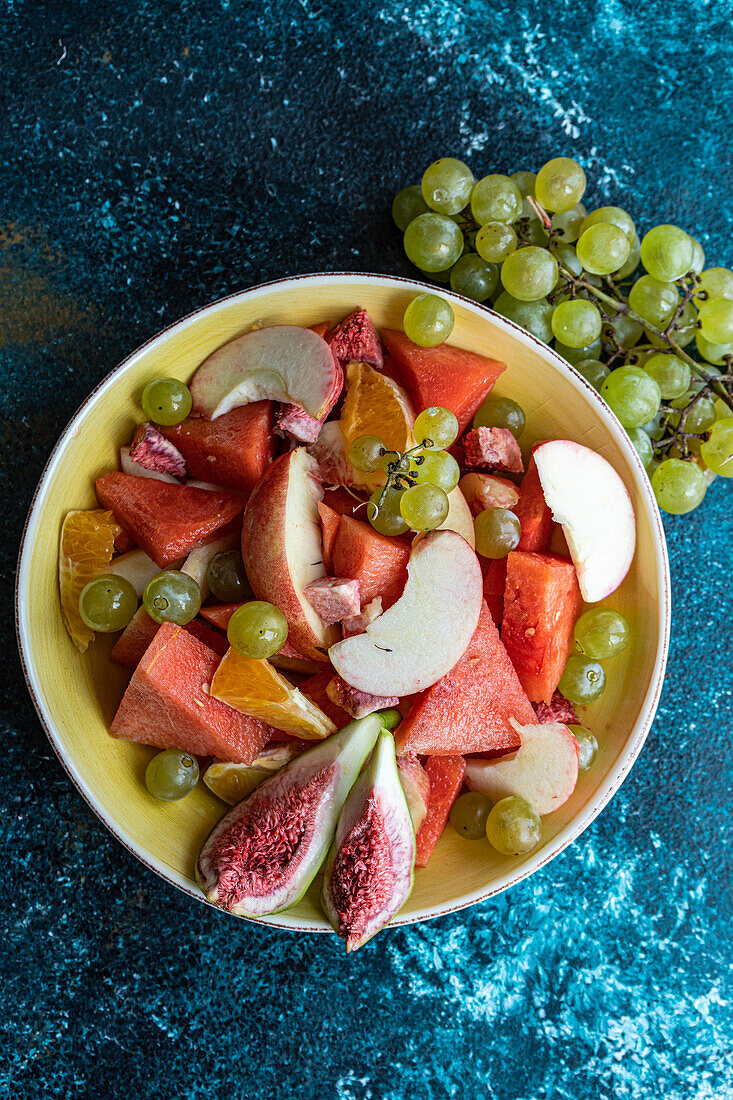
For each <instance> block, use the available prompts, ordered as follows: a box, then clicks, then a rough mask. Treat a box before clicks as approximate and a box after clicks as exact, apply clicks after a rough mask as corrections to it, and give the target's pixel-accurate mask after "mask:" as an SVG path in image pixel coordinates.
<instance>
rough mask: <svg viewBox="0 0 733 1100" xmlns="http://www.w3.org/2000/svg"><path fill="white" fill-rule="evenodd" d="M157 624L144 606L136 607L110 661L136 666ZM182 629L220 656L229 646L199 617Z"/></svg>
mask: <svg viewBox="0 0 733 1100" xmlns="http://www.w3.org/2000/svg"><path fill="white" fill-rule="evenodd" d="M158 626H159V624H158V623H156V622H155V620H154V619H151V618H150V616H149V615H148V613H147V611H146V610H145V608H144V607H138V609H137V611H136V612H135V614H134V615H133V617H132V619H131V620H130V622H129V623H128V624H127V626H126V627H125V629H124V630H123V631H122V633H121V634H120V636H119V638H118V639H117V641H116V642H115V644H114V646H113V647H112V652H111V653H110V655H109V659H110V661H114V663H115V664H116V665H122V666H123V667H124V668H130V669H133V668H137V666H138V664H139V663H140V661H141V659H142V656H143V654H144V653H145V650H146V649H147V648H148V646H149V645H150V643H151V642H152V640H153V638H154V637H155V635H156V634H157V632H158ZM183 629H184V630H187V631H188V633H189V634H193V636H194V638H198V640H199V641H200V642H203V644H204V645H205V646H208V647H209V649H213V651H214V653H218V654H219V656H220V657H223V656H224V654H225V653H226V651H227V650H228V648H229V643H228V641H227V640H226V638H225V637H223V635H221V634H219V633H218V631H216V630H212V629H211V627H208V626H207V625H206V623H202V622H201V621H200V620H199V619H192V620H191V622H190V623H186V625H185V626H184V628H183Z"/></svg>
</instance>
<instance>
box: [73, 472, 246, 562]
mask: <svg viewBox="0 0 733 1100" xmlns="http://www.w3.org/2000/svg"><path fill="white" fill-rule="evenodd" d="M95 488H96V492H97V498H98V500H99V502H100V504H102V506H103V507H105V508H110V509H111V510H112V511H113V512H114V515H115V519H116V520H117V522H118V523H119V524H120V526H121V527H124V528H125V530H126V531H129V533H130V534H131V535H132V537H133V538H134V539H135V542H136V543H137V545H138V546H141V547H142V549H143V550H144V551H145V552H146V553H147V554H148V556H149V557H151V558H152V559H153V561H154V562H155V563H156V565H159V566H160V568H161V569H165V568H167V566H169V565H172V564H173V562H175V561H178V560H179V559H180V558H182V557H184V556H185V555H186V554H188V553H189V551H191V550H193V549H194V547H196V546H204V545H205V544H206V543H207V542H212V541H213V540H214V539H215V538H218V537H219V536H220V535H224V534H227V533H228V531H230V530H234V529H235V527H236V521H237V520H238V519H239V517H241V513H242V509H243V507H244V501H243V500H242V499H241V498H240V497H234V496H230V495H229V494H228V493H215V492H210V491H209V490H208V489H193V488H191V487H190V486H188V485H173V484H171V483H170V482H167V481H156V480H154V479H153V478H149V477H133V476H132V475H131V474H119V473H113V474H104V475H103V476H102V477H98V478H97V480H96V482H95Z"/></svg>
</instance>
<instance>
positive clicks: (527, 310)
mask: <svg viewBox="0 0 733 1100" xmlns="http://www.w3.org/2000/svg"><path fill="white" fill-rule="evenodd" d="M494 309H495V310H496V312H497V313H500V314H501V315H502V317H506V318H507V319H508V320H509V321H514V323H515V324H516V325H520V326H521V327H522V328H526V329H527V331H528V332H531V333H532V335H533V336H536V337H537V339H538V340H542V341H543V342H544V343H545V344H549V342H550V340H551V339H552V315H553V313H554V312H555V307H554V306H553V305H551V304H550V303H549V302H548V301H547V299H546V298H538V299H537V301H536V302H520V301H519V299H518V298H513V297H512V296H511V294H507V292H506V291H505V290H503V291H502V293H501V294H500V295H499V297H498V298H497V299H496V301H495V302H494Z"/></svg>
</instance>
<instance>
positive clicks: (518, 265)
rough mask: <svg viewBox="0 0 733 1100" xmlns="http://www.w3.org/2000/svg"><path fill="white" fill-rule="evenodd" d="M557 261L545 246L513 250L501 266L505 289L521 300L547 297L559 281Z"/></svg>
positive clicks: (527, 300) (532, 300) (534, 300)
mask: <svg viewBox="0 0 733 1100" xmlns="http://www.w3.org/2000/svg"><path fill="white" fill-rule="evenodd" d="M557 276H558V270H557V261H556V259H555V257H554V256H551V255H550V253H549V252H548V251H547V250H546V249H544V248H536V247H535V246H534V245H530V246H529V247H527V248H520V249H519V250H518V251H517V252H512V254H511V256H508V257H507V259H506V260H505V261H504V263H503V265H502V268H501V281H502V283H503V284H504V289H505V290H506V291H507V293H508V294H511V296H512V297H513V298H518V299H519V301H520V302H536V301H538V300H539V299H540V298H545V297H546V296H547V295H548V294H549V293H550V291H551V290H553V289H554V286H555V283H556V282H557Z"/></svg>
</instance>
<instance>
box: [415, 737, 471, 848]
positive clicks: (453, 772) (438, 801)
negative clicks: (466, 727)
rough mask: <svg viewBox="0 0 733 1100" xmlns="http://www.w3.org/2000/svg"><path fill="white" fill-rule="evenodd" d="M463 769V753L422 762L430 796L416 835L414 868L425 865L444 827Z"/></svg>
mask: <svg viewBox="0 0 733 1100" xmlns="http://www.w3.org/2000/svg"><path fill="white" fill-rule="evenodd" d="M465 770H466V761H465V760H464V759H463V757H462V756H431V757H430V758H429V760H428V762H427V764H426V765H425V771H426V772H427V774H428V778H429V779H430V797H429V799H428V812H427V814H426V815H425V820H424V821H423V823H422V825H421V826H420V828H419V829H418V831H417V836H416V837H415V847H416V849H417V855H416V857H415V866H416V867H427V865H428V860H429V859H430V857H431V855H432V854H433V849H434V848H435V845H436V844H437V843H438V841H439V840H440V837H441V835H442V832H443V830H444V829H445V824H446V822H447V820H448V814H449V813H450V808H451V806H452V805H453V803H454V802H455V800H456V798H457V797H458V792H459V791H460V789H461V784H462V783H463V773H464V772H465Z"/></svg>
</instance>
